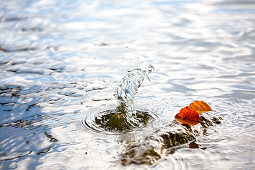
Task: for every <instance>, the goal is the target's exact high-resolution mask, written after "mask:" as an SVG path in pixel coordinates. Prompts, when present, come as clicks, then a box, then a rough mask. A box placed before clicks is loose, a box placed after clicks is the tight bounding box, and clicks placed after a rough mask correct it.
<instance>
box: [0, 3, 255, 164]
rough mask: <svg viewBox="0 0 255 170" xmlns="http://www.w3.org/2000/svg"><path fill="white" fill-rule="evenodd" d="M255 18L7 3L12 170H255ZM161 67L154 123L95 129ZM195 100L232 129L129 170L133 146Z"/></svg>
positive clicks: (172, 8)
mask: <svg viewBox="0 0 255 170" xmlns="http://www.w3.org/2000/svg"><path fill="white" fill-rule="evenodd" d="M254 16H255V2H254V1H252V0H227V1H223V0H200V1H199V0H187V1H156V0H147V1H135V0H131V1H111V2H106V1H100V0H96V1H79V0H75V1H72V2H71V1H70V2H69V1H63V0H62V1H60V0H40V1H32V0H20V1H7V0H2V1H1V2H0V31H1V34H0V70H1V71H0V111H1V115H0V169H9V168H17V169H22V168H23V169H35V168H37V169H49V168H52V169H53V168H54V169H102V168H104V169H105V168H106V169H114V168H116V169H119V168H126V169H134V168H138V169H140V168H141V169H144V168H148V169H166V168H168V169H217V168H218V169H252V168H254V166H255V157H254V155H255V147H254V141H255V137H254V136H255V131H254V130H255V125H254V122H255V109H254V106H255V88H254V87H255V58H254V57H255V45H254V44H255V18H254ZM149 64H151V65H153V66H154V67H155V70H154V72H152V73H151V74H150V79H151V81H147V80H145V81H144V82H143V85H142V87H140V89H139V92H138V94H137V95H136V97H135V103H134V104H135V108H136V109H137V110H143V111H145V112H148V113H149V114H151V115H152V116H153V117H154V121H151V122H149V124H148V125H147V126H146V127H142V128H138V129H134V130H133V131H131V132H126V133H120V134H119V133H104V131H103V130H101V131H94V130H93V129H90V128H88V127H87V126H83V120H84V119H85V118H86V117H88V116H89V115H95V114H98V113H100V112H103V111H106V110H112V109H115V107H116V104H117V101H116V99H115V97H114V96H113V94H114V92H115V89H116V88H117V87H118V84H119V82H120V80H121V79H122V77H124V76H125V75H126V73H127V71H128V70H132V69H134V68H142V69H145V68H146V67H147V66H148V65H149ZM194 100H203V101H206V102H207V103H208V104H209V105H210V106H211V107H212V109H213V110H216V114H217V115H218V116H220V117H222V118H223V120H224V121H223V123H222V124H221V125H218V126H215V127H213V128H212V129H210V130H211V132H208V134H206V135H204V136H202V137H200V138H198V139H197V140H196V142H195V143H192V144H189V145H185V146H182V147H180V148H171V149H169V150H166V151H165V153H164V155H163V157H162V158H161V159H159V160H158V161H157V162H156V163H155V164H153V165H150V166H149V165H133V164H132V165H128V166H123V165H122V164H121V162H120V158H121V153H122V152H123V150H125V147H126V146H127V145H129V143H132V142H133V141H136V140H138V139H140V138H143V137H144V136H146V134H149V133H152V132H153V131H154V130H155V129H157V128H160V127H164V125H165V124H167V123H169V122H171V121H172V120H173V119H174V115H175V114H176V113H178V112H179V110H180V109H181V108H182V107H184V106H186V105H189V104H190V103H191V102H193V101H194ZM173 150H174V151H173Z"/></svg>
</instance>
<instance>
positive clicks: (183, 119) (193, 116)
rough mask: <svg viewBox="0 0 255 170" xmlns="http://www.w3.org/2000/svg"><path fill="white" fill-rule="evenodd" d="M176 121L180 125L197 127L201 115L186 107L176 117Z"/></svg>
mask: <svg viewBox="0 0 255 170" xmlns="http://www.w3.org/2000/svg"><path fill="white" fill-rule="evenodd" d="M175 120H176V121H177V122H179V123H180V124H188V125H196V124H198V123H199V115H198V113H197V112H196V111H195V110H194V109H192V108H189V107H188V106H186V107H184V108H182V109H181V110H180V112H179V113H178V114H176V115H175Z"/></svg>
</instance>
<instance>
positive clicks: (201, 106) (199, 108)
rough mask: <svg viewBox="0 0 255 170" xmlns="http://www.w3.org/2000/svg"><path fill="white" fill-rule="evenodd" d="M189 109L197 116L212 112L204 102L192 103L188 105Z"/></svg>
mask: <svg viewBox="0 0 255 170" xmlns="http://www.w3.org/2000/svg"><path fill="white" fill-rule="evenodd" d="M189 108H191V109H194V110H195V111H196V112H197V113H198V114H200V113H204V112H208V111H212V109H211V107H210V106H209V105H208V104H207V103H206V102H204V101H194V102H192V103H191V104H190V105H189Z"/></svg>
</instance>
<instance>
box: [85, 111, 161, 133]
mask: <svg viewBox="0 0 255 170" xmlns="http://www.w3.org/2000/svg"><path fill="white" fill-rule="evenodd" d="M155 122H158V117H157V116H156V115H155V114H152V113H149V112H147V111H142V110H138V109H136V110H134V111H133V112H132V114H130V115H127V114H124V113H120V112H118V111H116V109H109V110H104V111H101V112H95V113H90V114H89V115H88V116H86V117H85V118H84V119H83V120H82V124H83V126H85V127H87V128H89V129H92V130H94V131H96V132H102V133H111V134H113V133H114V134H118V133H125V132H131V131H135V130H136V131H137V130H141V129H143V128H144V127H147V126H148V125H152V124H155Z"/></svg>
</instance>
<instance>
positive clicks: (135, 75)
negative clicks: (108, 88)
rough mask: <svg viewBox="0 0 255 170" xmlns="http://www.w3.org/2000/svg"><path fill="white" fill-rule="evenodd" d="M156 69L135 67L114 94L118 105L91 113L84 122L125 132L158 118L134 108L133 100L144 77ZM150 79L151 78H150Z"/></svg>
mask: <svg viewBox="0 0 255 170" xmlns="http://www.w3.org/2000/svg"><path fill="white" fill-rule="evenodd" d="M153 70H154V67H153V66H151V65H149V67H148V68H147V70H142V69H133V70H130V71H128V73H127V75H126V76H125V77H124V78H123V79H122V80H121V83H120V85H119V86H118V88H117V89H116V91H115V94H114V96H115V97H116V99H118V105H117V107H116V108H115V109H114V110H105V111H102V112H100V113H97V114H95V115H89V117H86V118H85V119H84V121H83V124H84V125H86V126H87V127H89V128H92V129H94V130H96V131H101V130H100V129H104V130H105V131H111V132H124V131H129V130H132V129H134V128H142V127H145V126H146V125H147V124H148V123H149V122H152V121H154V120H156V116H154V115H153V114H149V113H148V112H147V111H141V110H137V109H134V107H133V100H134V97H135V94H136V93H137V92H138V88H139V87H140V86H141V85H142V82H143V81H144V78H145V77H147V78H148V79H149V77H148V75H149V74H150V73H151V72H152V71H153ZM149 80H150V79H149Z"/></svg>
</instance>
